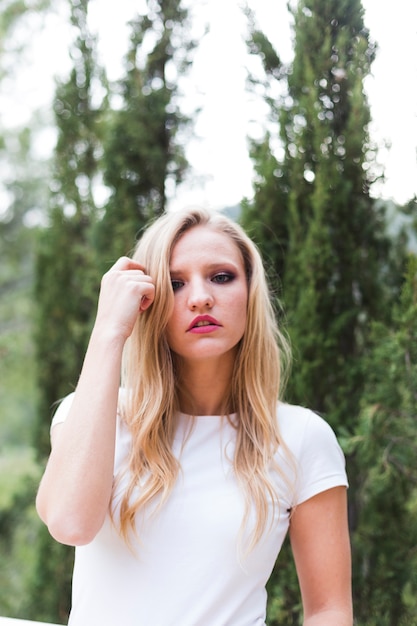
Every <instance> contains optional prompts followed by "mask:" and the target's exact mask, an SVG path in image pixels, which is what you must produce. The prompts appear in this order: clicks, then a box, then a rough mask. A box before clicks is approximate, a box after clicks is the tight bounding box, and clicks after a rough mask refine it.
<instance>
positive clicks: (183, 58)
mask: <svg viewBox="0 0 417 626" xmlns="http://www.w3.org/2000/svg"><path fill="white" fill-rule="evenodd" d="M147 6H148V11H147V13H146V15H140V16H138V17H137V18H136V19H134V20H132V22H131V24H130V26H131V37H130V46H129V50H128V53H127V56H126V59H125V67H126V75H125V77H124V78H123V80H122V81H121V83H120V86H119V87H120V89H119V90H120V95H121V97H122V102H123V104H122V106H121V107H120V109H119V110H117V111H115V112H113V114H112V118H111V120H110V123H109V130H108V133H107V141H106V148H105V157H104V163H105V182H106V184H107V185H108V186H109V188H110V190H111V196H110V199H109V202H108V204H107V206H106V208H105V213H104V216H103V219H102V220H101V222H100V224H99V226H98V228H97V233H96V246H97V250H98V254H99V255H101V257H102V260H103V269H105V268H106V267H108V265H109V264H110V263H112V262H114V261H115V260H116V258H117V257H118V256H120V255H123V254H127V253H128V252H129V251H130V250H131V248H132V246H133V244H134V241H135V236H136V235H137V233H138V232H139V231H140V230H141V229H142V228H143V227H144V226H145V225H146V224H147V222H148V221H149V220H151V219H152V218H154V217H156V216H158V215H160V214H161V213H162V212H163V211H164V209H165V208H166V205H167V186H168V185H171V186H172V187H175V185H176V184H177V183H179V182H180V181H181V180H182V177H183V174H184V172H185V169H186V166H187V163H186V159H185V157H184V152H183V147H182V146H181V144H180V143H179V135H180V133H181V131H182V130H183V129H184V128H185V126H186V125H187V124H188V119H187V118H186V117H185V116H183V115H182V114H181V113H180V111H179V107H178V93H179V92H178V79H179V77H180V76H181V74H182V73H183V72H184V71H185V70H186V68H187V66H188V64H189V62H190V59H189V55H190V52H191V50H192V49H193V46H194V44H193V42H192V41H191V40H190V38H189V36H188V13H187V10H186V9H184V8H182V7H181V1H180V0H148V2H147ZM144 50H148V52H147V53H144Z"/></svg>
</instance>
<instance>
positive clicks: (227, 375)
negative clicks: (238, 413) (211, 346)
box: [178, 356, 233, 415]
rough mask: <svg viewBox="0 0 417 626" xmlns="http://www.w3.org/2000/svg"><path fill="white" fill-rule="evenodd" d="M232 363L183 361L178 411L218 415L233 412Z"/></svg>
mask: <svg viewBox="0 0 417 626" xmlns="http://www.w3.org/2000/svg"><path fill="white" fill-rule="evenodd" d="M232 372H233V361H231V360H229V359H225V358H224V356H223V358H222V359H221V360H217V359H214V360H213V361H209V362H207V361H204V362H199V361H193V362H192V363H188V362H183V363H181V367H180V376H179V381H178V382H179V385H178V396H179V404H180V410H181V411H182V412H183V413H187V414H189V415H221V414H223V413H228V412H232V410H233V407H230V406H229V402H230V393H229V392H230V384H231V379H232Z"/></svg>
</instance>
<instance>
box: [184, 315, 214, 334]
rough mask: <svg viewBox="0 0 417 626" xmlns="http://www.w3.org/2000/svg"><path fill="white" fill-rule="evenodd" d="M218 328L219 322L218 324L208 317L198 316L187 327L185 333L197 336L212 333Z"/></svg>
mask: <svg viewBox="0 0 417 626" xmlns="http://www.w3.org/2000/svg"><path fill="white" fill-rule="evenodd" d="M220 326H221V324H220V322H218V321H217V320H216V319H215V318H214V317H211V316H210V315H198V316H197V317H195V318H194V319H193V321H192V322H191V324H190V325H189V327H188V329H187V332H189V333H197V334H204V333H212V332H213V331H214V330H217V329H218V328H219V327H220Z"/></svg>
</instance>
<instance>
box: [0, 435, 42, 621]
mask: <svg viewBox="0 0 417 626" xmlns="http://www.w3.org/2000/svg"><path fill="white" fill-rule="evenodd" d="M40 473H41V472H40V467H39V465H38V464H37V463H36V461H35V452H34V450H31V449H29V448H27V447H22V446H21V447H8V448H6V447H2V449H1V450H0V614H1V615H20V616H24V615H25V606H24V605H25V597H26V589H27V586H28V584H29V579H30V576H31V575H32V573H33V568H34V563H35V558H36V557H35V555H36V536H37V529H39V527H40V520H39V519H38V518H37V515H36V513H35V510H34V497H35V492H36V485H37V483H38V481H39V478H40Z"/></svg>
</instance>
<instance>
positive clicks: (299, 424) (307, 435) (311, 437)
mask: <svg viewBox="0 0 417 626" xmlns="http://www.w3.org/2000/svg"><path fill="white" fill-rule="evenodd" d="M277 419H278V426H279V430H280V434H281V437H282V439H283V441H284V442H285V444H286V445H287V446H288V447H289V448H290V449H292V450H293V451H295V452H296V451H297V450H299V449H301V448H302V447H303V446H305V445H306V446H315V445H317V444H322V445H324V444H326V443H329V444H334V443H335V442H336V436H335V433H334V431H333V429H332V428H331V426H330V425H329V424H328V422H327V421H326V420H325V419H323V418H322V417H320V415H318V414H317V413H315V412H314V411H312V410H311V409H308V408H305V407H303V406H298V405H294V404H287V403H284V402H279V403H278V406H277Z"/></svg>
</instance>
